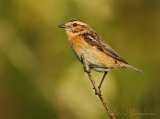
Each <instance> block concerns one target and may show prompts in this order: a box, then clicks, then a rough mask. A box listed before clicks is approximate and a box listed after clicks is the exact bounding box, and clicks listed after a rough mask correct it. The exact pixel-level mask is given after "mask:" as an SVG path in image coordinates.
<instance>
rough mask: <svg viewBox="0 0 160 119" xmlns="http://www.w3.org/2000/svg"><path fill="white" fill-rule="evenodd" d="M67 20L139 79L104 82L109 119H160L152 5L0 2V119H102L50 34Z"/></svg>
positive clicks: (60, 39)
mask: <svg viewBox="0 0 160 119" xmlns="http://www.w3.org/2000/svg"><path fill="white" fill-rule="evenodd" d="M71 18H78V19H81V20H83V21H85V22H87V23H88V24H89V25H90V26H92V27H93V28H94V29H95V30H96V31H97V32H98V33H99V34H100V35H101V36H102V38H103V39H104V40H105V41H107V42H108V43H109V44H110V46H111V47H113V48H114V49H115V50H116V51H118V53H119V54H120V56H122V57H123V58H124V59H126V60H127V61H128V62H129V63H130V64H132V65H133V66H135V67H137V68H140V69H141V70H143V71H144V74H140V73H137V72H133V71H130V70H126V69H119V70H113V71H112V72H110V73H109V74H108V76H107V78H106V80H105V82H104V85H103V88H102V90H103V95H104V98H105V100H107V102H108V105H109V106H110V108H111V109H112V110H113V111H114V113H115V114H116V116H117V119H160V73H159V71H160V1H159V0H92V1H91V0H88V1H87V0H0V119H106V112H105V110H104V108H103V107H102V105H101V103H100V101H99V99H98V98H97V97H96V96H95V95H94V91H93V90H92V85H91V83H90V81H89V78H88V77H87V75H86V74H85V73H84V72H83V68H82V65H81V64H80V63H79V62H78V61H77V59H76V57H75V56H74V53H73V52H72V50H71V48H70V46H69V43H68V41H67V37H66V34H65V32H64V31H63V30H62V29H58V27H57V26H58V24H61V23H64V22H66V21H68V20H70V19H71ZM93 76H94V77H95V78H96V79H97V80H96V81H97V82H98V81H100V78H101V77H102V74H101V73H96V72H93Z"/></svg>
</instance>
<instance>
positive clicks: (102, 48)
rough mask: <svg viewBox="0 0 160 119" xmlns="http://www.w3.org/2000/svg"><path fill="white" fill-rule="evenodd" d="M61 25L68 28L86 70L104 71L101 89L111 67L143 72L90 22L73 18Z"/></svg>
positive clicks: (76, 51)
mask: <svg viewBox="0 0 160 119" xmlns="http://www.w3.org/2000/svg"><path fill="white" fill-rule="evenodd" d="M59 27H60V28H64V29H65V30H66V34H67V36H68V40H69V42H70V45H71V47H72V49H73V51H74V52H75V54H76V56H77V57H78V59H79V61H80V62H81V63H82V64H83V65H84V69H85V71H86V72H88V73H89V72H90V69H93V70H95V71H99V72H104V75H103V78H102V80H101V82H100V84H99V86H98V88H99V89H100V88H101V85H102V82H103V80H104V78H105V76H106V74H107V72H108V71H109V70H110V69H115V68H128V69H131V70H135V71H138V72H142V71H140V70H139V69H137V68H135V67H133V66H131V65H129V64H128V63H127V62H126V61H125V60H123V59H122V58H121V57H120V56H119V55H118V54H117V53H116V52H115V51H114V50H113V49H112V48H111V47H110V46H109V45H108V44H107V43H105V42H104V41H103V40H102V38H101V37H100V36H99V35H98V34H97V33H96V32H95V31H94V30H93V29H92V28H91V27H90V26H89V25H88V24H86V23H84V22H82V21H80V20H77V19H72V20H70V21H69V22H67V23H65V24H61V25H59Z"/></svg>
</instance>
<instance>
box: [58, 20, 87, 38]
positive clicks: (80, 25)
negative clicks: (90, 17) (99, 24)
mask: <svg viewBox="0 0 160 119" xmlns="http://www.w3.org/2000/svg"><path fill="white" fill-rule="evenodd" d="M59 27H60V28H64V29H65V30H66V33H67V35H77V34H81V33H84V32H87V31H88V30H89V29H90V27H89V26H88V25H87V24H86V23H84V22H82V21H80V20H77V19H72V20H70V21H69V22H67V23H65V24H61V25H59Z"/></svg>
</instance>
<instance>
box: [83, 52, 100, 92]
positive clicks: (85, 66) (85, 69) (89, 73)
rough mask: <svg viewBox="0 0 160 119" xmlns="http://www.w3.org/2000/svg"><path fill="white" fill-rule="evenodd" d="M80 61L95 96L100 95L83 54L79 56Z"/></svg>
mask: <svg viewBox="0 0 160 119" xmlns="http://www.w3.org/2000/svg"><path fill="white" fill-rule="evenodd" d="M81 59H82V62H83V65H84V71H85V72H86V73H87V74H88V76H89V79H90V81H91V83H92V85H93V89H95V94H96V95H101V93H100V90H99V89H98V88H97V87H96V83H95V81H94V80H93V77H92V75H91V70H90V67H89V65H88V63H87V61H86V60H85V57H84V54H82V55H81Z"/></svg>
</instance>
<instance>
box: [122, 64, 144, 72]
mask: <svg viewBox="0 0 160 119" xmlns="http://www.w3.org/2000/svg"><path fill="white" fill-rule="evenodd" d="M125 67H126V68H128V69H130V70H133V71H137V72H140V73H144V72H143V71H142V70H139V69H137V68H135V67H133V66H131V65H129V64H125Z"/></svg>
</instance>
